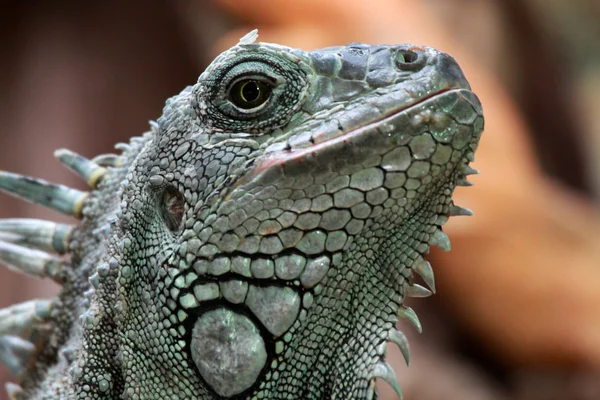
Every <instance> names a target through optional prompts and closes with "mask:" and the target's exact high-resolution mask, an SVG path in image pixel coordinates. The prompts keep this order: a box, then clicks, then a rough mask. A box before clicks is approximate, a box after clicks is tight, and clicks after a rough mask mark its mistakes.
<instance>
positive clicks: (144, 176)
mask: <svg viewBox="0 0 600 400" xmlns="http://www.w3.org/2000/svg"><path fill="white" fill-rule="evenodd" d="M251 41H252V40H245V41H243V42H241V43H240V44H239V45H237V46H235V47H233V48H232V49H230V50H228V51H226V52H225V53H223V54H222V55H220V56H219V57H217V59H216V60H215V61H214V62H213V63H212V64H211V65H210V66H209V67H208V68H207V69H206V71H205V72H204V73H203V74H202V75H201V76H200V78H199V80H198V82H197V83H196V84H195V85H194V86H190V87H188V88H186V89H184V90H183V91H182V92H181V93H180V94H179V95H177V96H175V97H173V98H171V99H170V100H168V101H167V103H166V106H165V108H164V111H163V115H162V116H161V117H160V118H159V119H158V121H157V123H155V124H153V125H152V129H151V131H150V132H148V133H146V134H144V135H143V136H142V137H138V138H133V139H132V140H131V142H130V143H129V144H127V145H120V146H118V148H119V149H121V150H122V154H120V155H119V156H118V158H117V159H116V161H115V160H110V162H109V161H106V162H105V163H104V166H105V167H106V169H107V170H106V173H105V174H104V175H103V176H102V179H101V180H99V184H98V186H97V187H96V188H95V189H94V190H92V191H90V194H89V195H88V196H87V197H85V201H84V202H83V208H82V210H81V214H82V221H81V223H80V224H79V225H78V226H77V228H76V229H75V231H74V232H73V233H72V234H71V235H70V239H69V240H70V242H69V244H68V249H69V254H70V257H71V264H70V265H71V266H72V268H65V269H64V271H63V272H61V274H63V275H61V278H60V279H59V281H61V282H62V283H63V290H62V292H61V294H60V298H59V299H58V300H57V301H56V302H55V305H54V307H53V311H52V315H51V316H50V317H49V320H48V321H47V323H45V324H44V327H45V330H43V331H42V332H41V333H40V334H38V335H37V337H38V341H39V342H40V343H41V344H39V343H38V344H37V346H38V347H37V348H39V349H41V350H40V351H39V352H38V353H37V354H36V356H35V357H36V358H35V360H34V361H32V362H31V363H30V365H29V367H28V371H27V372H26V373H24V374H22V376H21V385H22V387H23V389H22V391H19V390H15V394H14V396H15V397H17V398H23V399H49V400H59V399H61V400H62V399H121V398H124V399H156V398H161V399H183V398H186V399H202V400H208V399H218V398H239V399H246V398H248V399H254V398H257V399H368V398H375V397H376V393H375V389H374V378H376V377H383V378H385V379H386V380H388V381H390V382H391V383H392V384H394V382H393V381H394V379H395V378H393V379H392V378H390V376H389V374H387V373H388V372H389V371H388V370H387V369H386V368H387V364H384V363H383V362H384V357H385V347H386V345H387V341H388V340H392V339H393V338H392V336H394V335H396V336H395V337H396V339H397V337H398V336H397V335H398V333H397V332H396V331H395V329H394V327H395V326H396V323H397V321H398V318H399V315H400V316H401V317H402V316H404V317H408V318H409V319H411V320H413V322H414V318H416V317H415V316H414V315H413V314H412V312H411V310H410V309H407V308H405V307H404V306H402V302H403V299H404V298H405V297H406V296H407V295H411V294H412V295H415V296H421V295H425V294H427V293H428V291H427V290H426V289H425V288H422V287H420V286H417V285H414V284H413V279H412V277H413V273H414V272H415V271H416V270H418V269H419V268H421V270H423V269H425V270H427V268H426V267H427V266H428V264H424V263H425V261H424V259H423V257H424V254H426V253H427V251H428V248H429V244H432V243H436V244H439V245H440V246H441V247H447V246H448V243H447V239H446V237H445V235H443V234H442V233H441V230H440V228H441V226H442V225H443V224H444V223H445V222H446V220H447V218H448V216H449V215H451V214H453V205H452V201H451V194H452V192H453V190H454V188H455V186H456V185H457V184H461V183H462V184H465V181H464V175H465V174H466V171H468V170H469V169H468V167H467V164H468V162H469V161H470V160H472V158H473V152H474V151H475V149H476V146H477V142H478V140H479V136H480V133H481V131H482V129H483V117H482V112H481V106H480V104H479V101H478V100H477V98H476V96H475V95H474V94H473V93H472V92H471V91H470V88H469V85H468V83H467V82H466V80H465V78H464V77H463V75H462V73H461V71H460V69H459V67H458V65H457V64H456V63H455V61H454V60H453V59H452V58H451V57H449V56H448V55H445V54H443V53H441V52H438V51H436V50H433V49H431V48H424V47H418V46H410V45H402V46H369V45H363V44H351V45H348V46H346V47H335V48H327V49H322V50H317V51H312V52H305V51H301V50H296V49H290V48H286V47H282V46H278V45H272V44H264V43H251ZM249 75H250V76H252V77H254V78H256V77H257V76H259V77H262V78H259V79H263V80H265V79H266V80H267V81H268V82H269V85H271V86H272V87H273V89H272V90H273V91H272V94H271V95H270V97H269V99H268V100H267V101H266V104H265V106H264V107H262V108H261V107H259V110H251V111H244V110H240V109H238V108H236V106H235V105H234V104H233V103H232V102H231V101H230V100H228V99H230V97H228V96H229V95H228V93H230V92H231V90H232V89H231V88H232V86H235V83H236V82H238V81H239V80H240V79H242V80H243V79H245V78H244V77H247V76H249ZM98 163H101V162H100V161H98ZM65 207H66V206H65ZM454 210H456V209H454ZM454 213H457V212H456V211H454ZM424 265H425V267H424ZM429 279H430V280H432V277H429ZM90 282H92V283H93V284H90ZM417 324H418V323H417ZM397 341H398V340H396V342H397ZM392 374H393V372H392Z"/></svg>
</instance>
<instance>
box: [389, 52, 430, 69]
mask: <svg viewBox="0 0 600 400" xmlns="http://www.w3.org/2000/svg"><path fill="white" fill-rule="evenodd" d="M424 59H425V57H424V54H422V53H420V52H419V53H418V52H416V51H412V50H406V49H400V50H398V51H397V52H396V60H395V61H396V67H397V68H398V69H400V70H417V69H419V68H421V67H422V66H423V65H425V63H424V62H423V61H424Z"/></svg>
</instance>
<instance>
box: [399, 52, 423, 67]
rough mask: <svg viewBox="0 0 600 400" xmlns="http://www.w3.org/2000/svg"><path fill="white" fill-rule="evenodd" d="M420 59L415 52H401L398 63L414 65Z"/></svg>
mask: <svg viewBox="0 0 600 400" xmlns="http://www.w3.org/2000/svg"><path fill="white" fill-rule="evenodd" d="M418 58H419V56H418V55H417V53H415V52H414V51H410V50H400V51H399V52H398V56H397V62H398V63H400V64H412V63H414V62H415V61H417V59H418Z"/></svg>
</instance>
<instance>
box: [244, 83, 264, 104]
mask: <svg viewBox="0 0 600 400" xmlns="http://www.w3.org/2000/svg"><path fill="white" fill-rule="evenodd" d="M259 96H260V87H259V86H258V85H257V84H256V82H255V81H248V82H244V83H243V84H242V99H244V100H245V101H247V102H253V101H256V100H257V99H258V98H259Z"/></svg>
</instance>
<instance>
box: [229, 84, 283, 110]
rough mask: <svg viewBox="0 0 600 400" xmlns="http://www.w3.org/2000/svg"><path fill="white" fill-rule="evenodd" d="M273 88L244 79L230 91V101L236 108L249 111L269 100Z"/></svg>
mask: <svg viewBox="0 0 600 400" xmlns="http://www.w3.org/2000/svg"><path fill="white" fill-rule="evenodd" d="M271 91H272V88H271V86H270V85H269V84H267V83H265V82H262V81H259V80H256V79H244V80H241V81H238V82H236V83H235V84H234V85H233V86H232V87H231V89H230V90H229V96H228V99H229V101H230V102H231V103H233V104H234V105H235V106H236V107H238V108H241V109H244V110H249V109H252V108H256V107H259V106H261V105H263V104H264V103H266V102H267V100H269V96H271Z"/></svg>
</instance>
